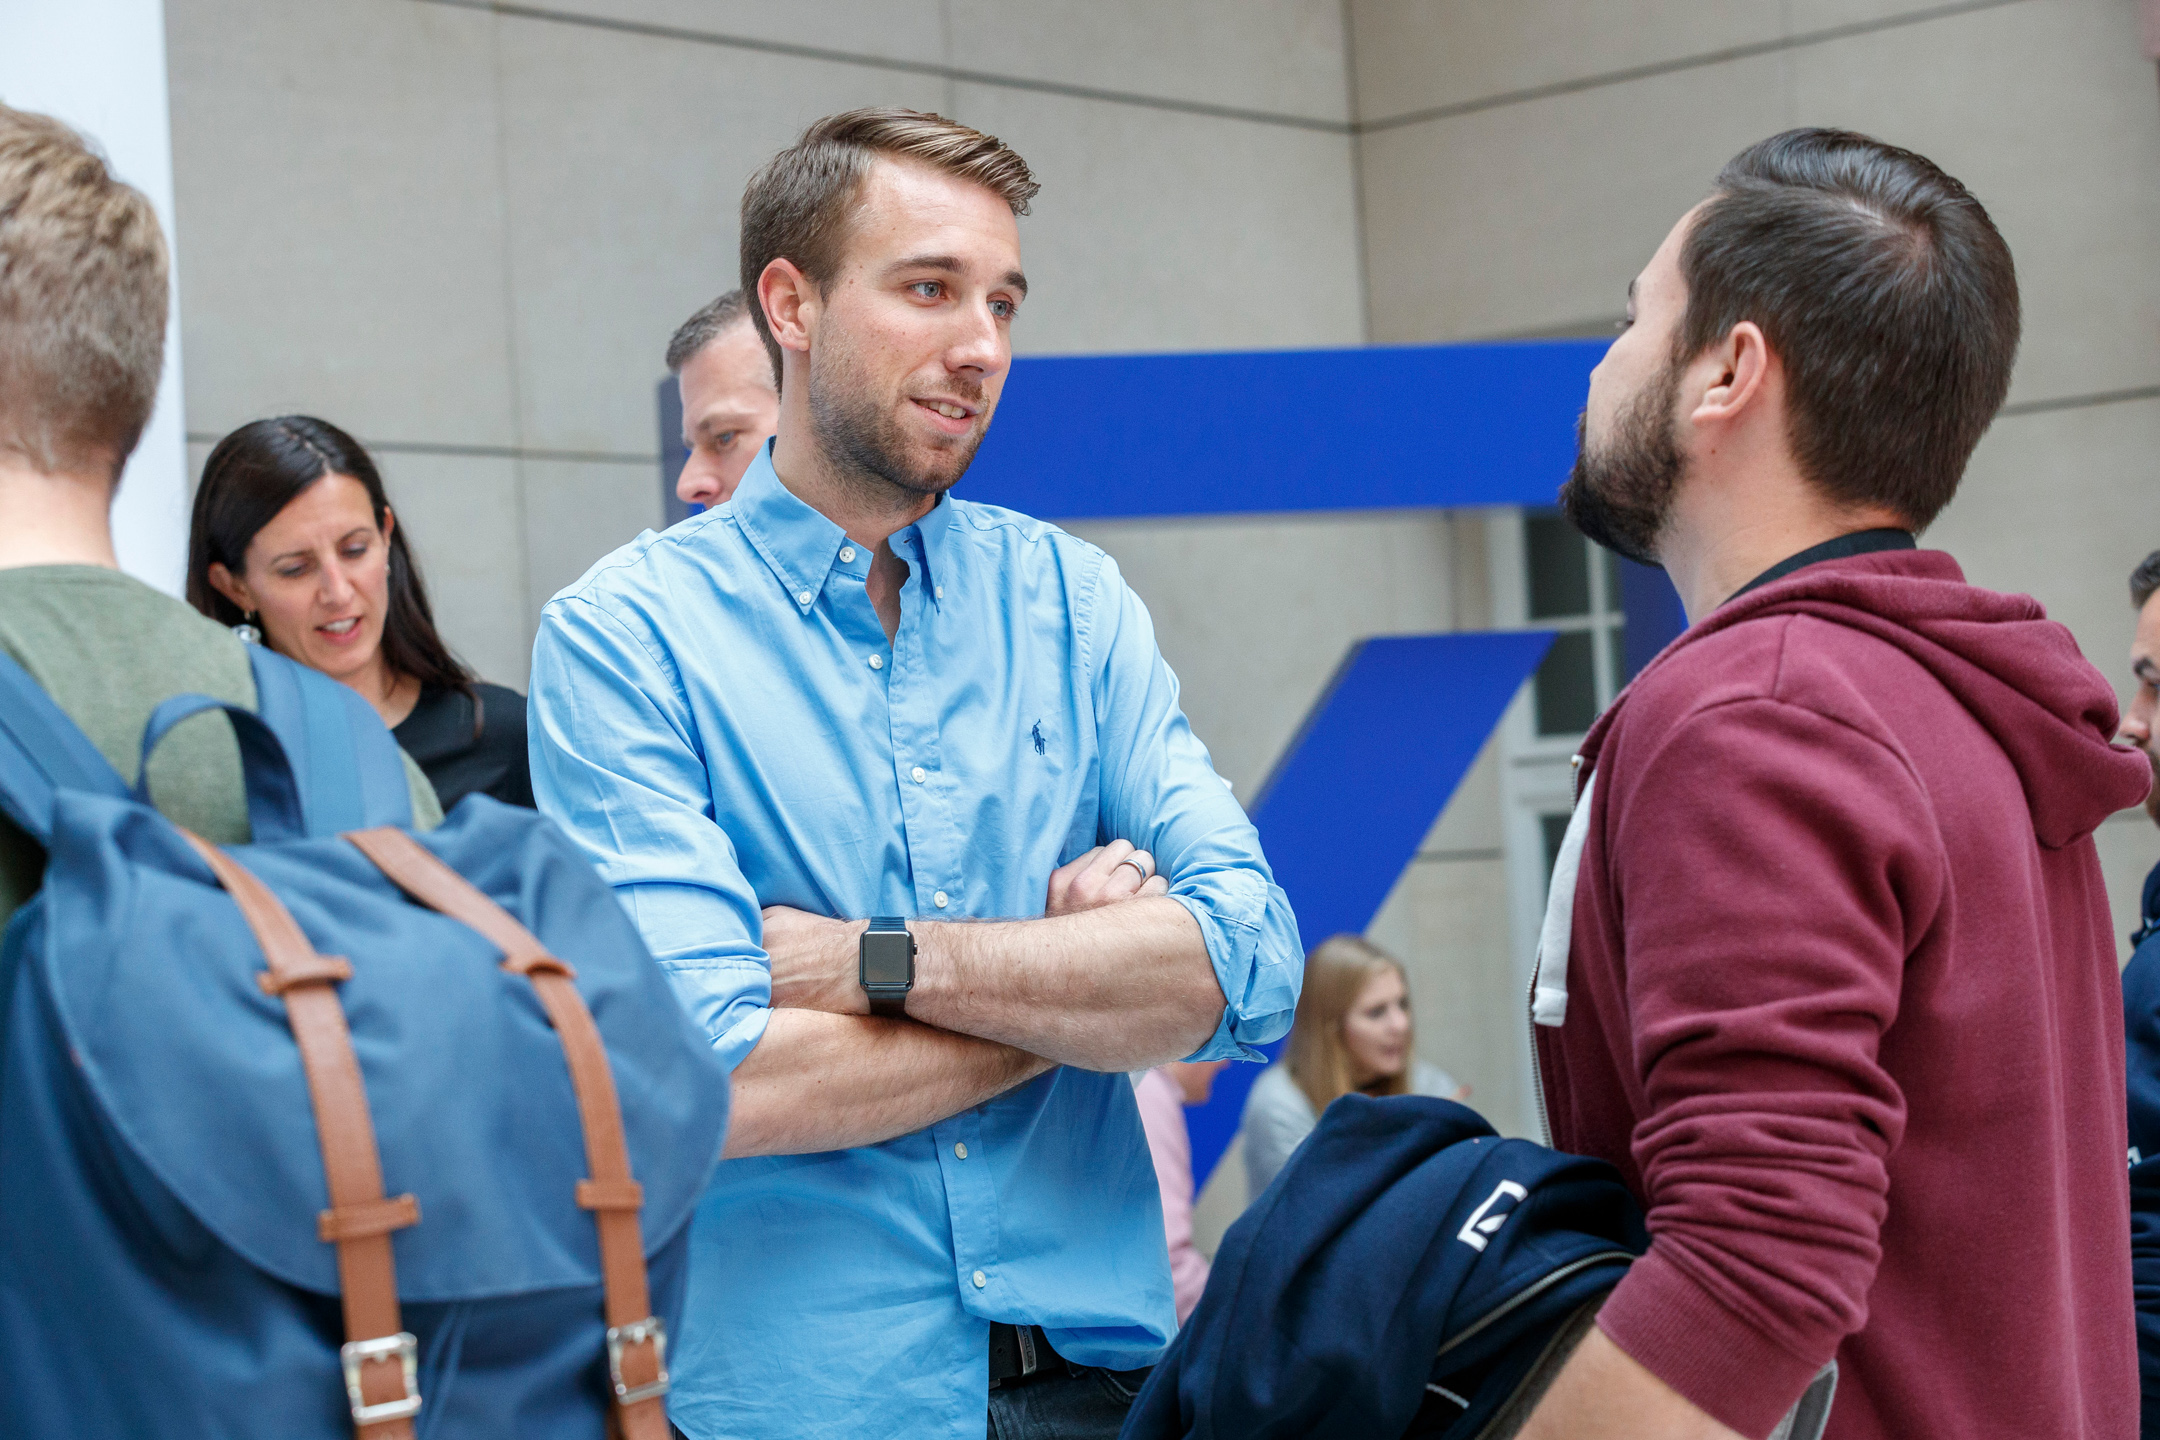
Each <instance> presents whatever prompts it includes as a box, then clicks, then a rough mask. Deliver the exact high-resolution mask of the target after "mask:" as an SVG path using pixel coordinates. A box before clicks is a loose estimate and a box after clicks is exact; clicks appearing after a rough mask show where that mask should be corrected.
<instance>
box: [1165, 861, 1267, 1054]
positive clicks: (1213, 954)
mask: <svg viewBox="0 0 2160 1440" xmlns="http://www.w3.org/2000/svg"><path fill="white" fill-rule="evenodd" d="M1170 898H1171V899H1172V900H1175V901H1177V902H1178V904H1180V905H1183V906H1184V907H1185V911H1186V913H1187V914H1189V915H1191V916H1192V917H1193V923H1194V924H1196V925H1198V926H1199V927H1200V939H1201V941H1202V943H1204V944H1205V945H1206V946H1207V952H1208V962H1209V964H1211V965H1212V966H1213V967H1214V969H1215V983H1216V984H1217V985H1219V986H1221V987H1222V992H1223V994H1224V995H1225V996H1229V995H1240V994H1243V993H1244V992H1245V989H1246V985H1245V983H1244V982H1245V980H1246V978H1247V977H1249V976H1250V975H1251V973H1252V967H1253V954H1254V952H1255V951H1256V950H1258V949H1259V948H1260V932H1259V931H1258V930H1257V929H1255V928H1254V927H1252V926H1250V925H1246V924H1241V923H1240V922H1238V921H1237V920H1234V919H1226V918H1225V917H1224V916H1222V915H1219V914H1217V913H1216V912H1215V910H1214V909H1213V908H1211V907H1210V906H1209V905H1208V904H1206V903H1205V902H1204V901H1202V900H1201V899H1200V898H1199V897H1198V896H1196V895H1180V894H1177V893H1175V892H1173V893H1172V894H1171V896H1170ZM1251 1020H1252V1017H1247V1016H1242V1015H1240V1014H1238V1012H1237V1008H1236V1007H1235V1006H1234V1005H1231V1004H1229V1003H1227V1001H1226V1002H1225V1003H1224V1005H1223V1012H1222V1018H1221V1019H1220V1020H1218V1021H1217V1022H1216V1024H1215V1033H1214V1034H1213V1035H1211V1036H1209V1037H1208V1041H1207V1043H1206V1044H1205V1045H1202V1046H1201V1047H1200V1048H1199V1049H1198V1050H1195V1051H1193V1053H1192V1054H1190V1055H1188V1056H1186V1057H1185V1058H1186V1060H1187V1061H1196V1060H1251V1061H1254V1062H1256V1063H1258V1064H1261V1065H1265V1064H1266V1063H1267V1059H1268V1057H1267V1056H1266V1055H1265V1054H1264V1053H1262V1052H1261V1051H1259V1050H1256V1049H1254V1048H1253V1047H1252V1046H1250V1045H1248V1044H1246V1043H1245V1041H1244V1038H1243V1036H1242V1035H1241V1034H1240V1033H1239V1032H1241V1031H1248V1030H1249V1029H1250V1027H1251ZM1265 1038H1270V1039H1271V1038H1273V1037H1272V1036H1269V1037H1265Z"/></svg>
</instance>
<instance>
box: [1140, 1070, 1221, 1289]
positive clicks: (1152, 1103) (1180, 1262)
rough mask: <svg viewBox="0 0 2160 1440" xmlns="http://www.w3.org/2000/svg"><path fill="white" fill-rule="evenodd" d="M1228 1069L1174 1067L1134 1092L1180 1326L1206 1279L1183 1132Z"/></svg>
mask: <svg viewBox="0 0 2160 1440" xmlns="http://www.w3.org/2000/svg"><path fill="white" fill-rule="evenodd" d="M1229 1063H1230V1062H1229V1061H1227V1060H1198V1061H1190V1060H1177V1061H1173V1062H1171V1063H1170V1064H1168V1065H1158V1066H1156V1067H1155V1068H1154V1069H1153V1070H1150V1071H1148V1072H1147V1073H1146V1074H1144V1075H1142V1076H1141V1077H1140V1082H1139V1084H1138V1085H1137V1086H1135V1087H1134V1089H1135V1096H1134V1098H1135V1099H1137V1100H1138V1101H1139V1102H1140V1124H1141V1125H1142V1127H1143V1128H1145V1129H1146V1131H1147V1144H1148V1153H1149V1154H1151V1155H1153V1156H1154V1157H1155V1183H1156V1184H1158V1185H1160V1186H1161V1187H1162V1215H1163V1238H1164V1239H1165V1240H1167V1241H1168V1242H1169V1245H1170V1288H1171V1290H1172V1292H1173V1293H1175V1295H1176V1296H1177V1318H1178V1324H1180V1325H1183V1324H1184V1323H1185V1320H1186V1317H1187V1316H1189V1315H1191V1314H1192V1312H1193V1306H1195V1305H1198V1304H1199V1303H1200V1292H1201V1291H1202V1290H1204V1289H1206V1288H1207V1277H1208V1262H1207V1256H1205V1255H1202V1254H1201V1253H1200V1252H1199V1251H1198V1250H1196V1249H1194V1248H1193V1239H1192V1207H1193V1174H1192V1133H1191V1132H1190V1131H1188V1130H1187V1129H1186V1128H1185V1107H1186V1106H1187V1105H1204V1104H1206V1103H1207V1098H1208V1092H1209V1091H1210V1090H1213V1089H1214V1088H1215V1076H1216V1074H1217V1072H1219V1071H1220V1070H1221V1069H1222V1068H1223V1066H1225V1065H1227V1064H1229Z"/></svg>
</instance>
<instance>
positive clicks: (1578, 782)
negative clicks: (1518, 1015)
mask: <svg viewBox="0 0 2160 1440" xmlns="http://www.w3.org/2000/svg"><path fill="white" fill-rule="evenodd" d="M1582 761H1583V757H1582V756H1581V755H1579V754H1578V755H1573V756H1570V757H1569V759H1568V800H1569V804H1570V806H1571V807H1572V806H1573V805H1579V804H1581V803H1582ZM1546 898H1547V900H1548V902H1549V901H1550V899H1551V897H1550V896H1549V895H1548V896H1547V897H1546ZM1541 949H1542V946H1541ZM1544 963H1545V957H1544V955H1543V954H1542V953H1540V954H1539V955H1538V957H1537V959H1536V960H1535V961H1533V962H1532V963H1531V966H1530V993H1529V994H1527V995H1525V996H1524V997H1523V1023H1524V1024H1525V1025H1527V1026H1528V1027H1529V1029H1530V1095H1531V1098H1532V1099H1534V1100H1535V1101H1536V1102H1537V1124H1538V1139H1539V1141H1540V1142H1541V1143H1543V1144H1544V1145H1545V1146H1546V1147H1547V1148H1548V1149H1549V1148H1551V1146H1552V1117H1551V1116H1549V1115H1548V1114H1546V1112H1545V1067H1544V1066H1543V1065H1542V1064H1540V1063H1539V1061H1538V1043H1537V1032H1538V1026H1537V982H1538V971H1539V969H1540V968H1541V967H1542V966H1543V965H1544Z"/></svg>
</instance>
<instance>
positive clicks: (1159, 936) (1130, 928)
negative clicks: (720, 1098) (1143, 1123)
mask: <svg viewBox="0 0 2160 1440" xmlns="http://www.w3.org/2000/svg"><path fill="white" fill-rule="evenodd" d="M1128 859H1129V860H1131V861H1132V862H1133V863H1126V862H1127V861H1128ZM1153 868H1154V866H1153V861H1152V857H1150V856H1149V855H1148V854H1147V852H1146V851H1136V850H1134V849H1133V847H1132V846H1131V845H1130V844H1129V843H1127V842H1125V841H1123V840H1119V841H1115V842H1113V843H1112V844H1110V845H1107V846H1097V847H1096V848H1095V849H1093V850H1090V851H1088V852H1087V853H1086V854H1084V855H1082V856H1080V857H1079V858H1078V859H1076V860H1073V861H1072V862H1071V863H1069V864H1067V865H1065V866H1064V867H1062V868H1060V869H1059V870H1058V871H1057V872H1056V873H1055V874H1053V875H1052V876H1051V878H1050V886H1049V895H1048V897H1047V904H1046V907H1045V910H1046V913H1045V915H1044V917H1043V918H1042V919H1039V920H1006V921H992V922H987V923H981V924H967V923H959V924H951V923H947V924H939V923H934V922H918V923H916V924H915V925H914V927H913V929H914V931H915V937H916V943H917V945H918V947H919V949H918V952H917V955H916V959H915V989H914V990H913V991H912V992H911V993H910V994H909V996H908V1013H909V1015H910V1017H912V1018H910V1019H908V1020H883V1019H877V1018H874V1017H872V1016H871V1015H869V1014H868V1013H867V1011H868V1008H869V1007H868V1003H867V1001H866V999H865V997H864V995H863V991H862V988H861V986H860V985H859V984H858V983H857V974H856V941H857V939H858V938H859V937H860V936H861V934H862V932H863V929H864V924H865V922H863V921H860V920H833V919H827V918H825V917H822V916H815V915H809V914H805V913H804V912H802V911H800V910H790V909H787V908H785V907H773V908H771V909H768V910H766V911H765V914H764V919H765V949H766V953H767V954H768V955H769V956H770V957H771V963H772V1005H773V1013H772V1016H771V1018H770V1019H769V1020H768V1021H767V1022H766V1027H765V1037H764V1039H763V1040H761V1041H760V1042H759V1043H758V1045H757V1048H756V1049H754V1050H752V1051H751V1052H750V1054H749V1056H748V1057H747V1058H745V1059H744V1060H743V1062H742V1063H741V1064H740V1065H738V1066H737V1067H736V1070H735V1084H734V1097H733V1114H732V1116H731V1117H730V1120H729V1124H728V1140H727V1149H726V1152H725V1153H726V1154H727V1155H729V1156H731V1157H732V1156H738V1155H785V1154H795V1153H802V1152H810V1151H819V1150H833V1149H839V1148H842V1147H845V1146H852V1145H870V1144H875V1143H877V1142H878V1141H881V1140H889V1139H891V1138H893V1137H894V1136H896V1135H905V1134H909V1133H911V1132H912V1131H916V1130H920V1129H922V1128H923V1127H924V1126H926V1125H931V1124H935V1123H936V1122H937V1121H939V1120H943V1119H944V1118H946V1117H947V1116H949V1115H953V1114H957V1113H958V1112H959V1111H961V1110H965V1109H967V1108H968V1107H969V1106H972V1105H979V1104H981V1103H982V1102H983V1101H985V1100H988V1099H990V1098H991V1097H993V1096H995V1095H999V1094H1002V1093H1003V1092H1004V1091H1006V1090H1009V1089H1011V1088H1012V1087H1013V1086H1015V1085H1019V1084H1022V1083H1024V1082H1026V1081H1028V1080H1032V1079H1034V1078H1035V1077H1036V1076H1037V1075H1040V1074H1042V1073H1043V1072H1044V1071H1046V1070H1048V1069H1050V1068H1051V1066H1053V1065H1076V1066H1080V1067H1081V1068H1084V1069H1089V1070H1133V1069H1140V1068H1142V1067H1145V1066H1148V1065H1153V1064H1157V1063H1159V1062H1161V1061H1164V1060H1173V1059H1176V1058H1178V1057H1180V1056H1183V1055H1189V1054H1191V1053H1192V1052H1193V1051H1195V1050H1198V1049H1200V1048H1201V1046H1202V1045H1204V1044H1205V1043H1206V1042H1207V1039H1208V1037H1209V1036H1210V1035H1212V1034H1213V1033H1214V1031H1215V1028H1216V1026H1217V1024H1218V1023H1219V1021H1220V1020H1221V1017H1222V1012H1223V1004H1224V1000H1223V992H1222V987H1221V985H1220V984H1219V983H1218V982H1217V980H1216V978H1215V971H1214V968H1213V966H1212V964H1211V963H1210V962H1209V959H1208V952H1207V945H1206V942H1205V940H1204V939H1203V937H1202V936H1201V933H1200V927H1199V925H1198V924H1196V923H1195V922H1194V920H1193V918H1192V916H1191V915H1190V914H1188V913H1187V912H1186V910H1185V907H1184V906H1182V905H1180V904H1179V903H1178V902H1176V901H1175V900H1171V899H1168V898H1166V896H1167V892H1168V889H1169V886H1168V883H1167V882H1166V881H1164V880H1163V879H1162V878H1161V877H1159V876H1158V877H1155V878H1152V879H1149V880H1147V881H1146V882H1145V883H1143V882H1142V881H1141V878H1140V877H1141V874H1142V871H1143V869H1145V870H1147V871H1152V870H1153ZM917 1021H920V1022H921V1023H917Z"/></svg>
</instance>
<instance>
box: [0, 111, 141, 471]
mask: <svg viewBox="0 0 2160 1440" xmlns="http://www.w3.org/2000/svg"><path fill="white" fill-rule="evenodd" d="M167 271H168V261H167V259H166V253H165V236H164V233H163V232H162V231H160V230H159V229H158V222H157V213H156V212H155V211H154V210H152V209H151V208H150V202H149V201H148V200H146V199H144V198H143V195H142V192H141V191H139V190H136V189H134V188H133V187H131V186H128V185H123V184H122V183H121V182H119V181H118V180H115V179H114V178H113V177H112V174H111V172H109V171H108V170H107V169H106V168H105V162H104V161H103V160H101V159H99V158H98V156H97V154H96V153H95V152H94V151H92V150H91V148H90V147H89V145H88V144H86V143H85V142H84V140H83V138H82V137H81V136H80V135H77V134H76V133H75V132H74V131H73V130H70V129H69V128H68V127H67V126H65V125H62V124H61V123H60V122H59V121H57V120H53V119H50V118H48V117H46V116H43V115H33V114H30V113H29V112H27V111H22V110H10V109H9V108H8V107H7V106H5V105H0V450H4V451H11V452H13V453H15V454H17V455H20V456H21V457H22V458H23V459H24V460H27V461H28V462H29V463H30V465H31V466H32V468H34V469H36V470H39V471H41V472H43V473H45V474H60V473H64V472H71V471H85V472H87V471H101V472H109V473H110V474H112V475H113V476H115V477H117V476H118V475H119V473H120V467H121V466H122V465H123V464H124V463H125V462H126V460H127V457H128V455H129V453H130V452H131V451H133V450H134V448H135V442H136V441H138V440H140V439H141V438H142V432H143V426H145V425H147V424H148V423H149V421H150V408H151V406H152V405H153V404H154V403H156V400H157V388H158V374H159V372H160V371H162V370H163V369H164V366H165V310H166V277H167Z"/></svg>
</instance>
